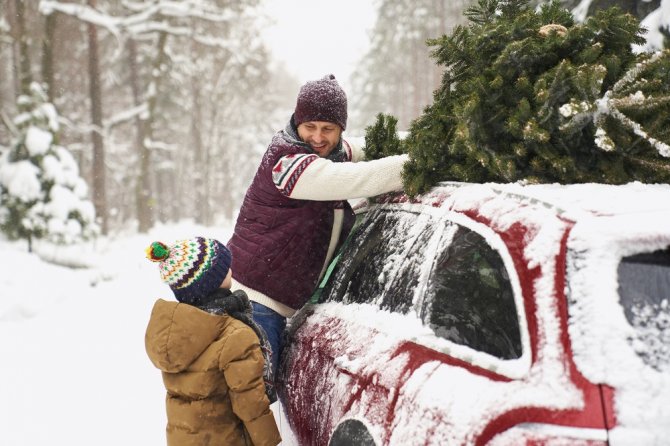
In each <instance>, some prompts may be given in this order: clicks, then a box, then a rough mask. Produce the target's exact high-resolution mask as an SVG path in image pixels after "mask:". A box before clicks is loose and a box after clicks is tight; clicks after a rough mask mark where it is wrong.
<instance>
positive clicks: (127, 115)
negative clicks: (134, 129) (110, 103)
mask: <svg viewBox="0 0 670 446" xmlns="http://www.w3.org/2000/svg"><path fill="white" fill-rule="evenodd" d="M147 110H148V106H147V103H146V102H144V103H142V104H140V105H138V106H136V107H133V108H129V109H127V110H123V111H121V112H120V113H117V114H115V115H114V116H112V117H111V118H109V119H106V120H105V121H104V122H103V127H104V128H105V129H110V128H112V127H114V126H116V125H119V124H122V123H124V122H128V121H130V120H131V119H134V118H136V117H137V116H141V115H142V114H143V113H146V112H147Z"/></svg>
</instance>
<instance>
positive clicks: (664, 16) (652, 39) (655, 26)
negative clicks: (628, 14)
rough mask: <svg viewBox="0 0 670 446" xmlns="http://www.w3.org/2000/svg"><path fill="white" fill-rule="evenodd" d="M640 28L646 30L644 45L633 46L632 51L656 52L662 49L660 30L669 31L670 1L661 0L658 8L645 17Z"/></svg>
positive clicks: (662, 42)
mask: <svg viewBox="0 0 670 446" xmlns="http://www.w3.org/2000/svg"><path fill="white" fill-rule="evenodd" d="M640 26H642V27H643V28H645V29H647V31H648V32H647V34H645V36H644V37H645V43H643V44H642V45H634V46H633V49H634V50H635V51H637V52H642V51H656V50H660V49H663V48H664V40H665V36H664V35H663V33H662V32H661V29H664V30H666V31H668V29H670V0H661V4H660V5H659V7H658V8H657V9H656V10H654V11H653V12H651V13H650V14H649V15H647V17H645V18H644V19H643V20H642V22H640Z"/></svg>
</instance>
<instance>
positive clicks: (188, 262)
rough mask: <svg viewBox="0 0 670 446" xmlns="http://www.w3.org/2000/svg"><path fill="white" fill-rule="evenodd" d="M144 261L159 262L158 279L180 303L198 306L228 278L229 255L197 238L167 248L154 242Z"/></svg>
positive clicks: (217, 245)
mask: <svg viewBox="0 0 670 446" xmlns="http://www.w3.org/2000/svg"><path fill="white" fill-rule="evenodd" d="M146 253H147V258H148V259H149V260H151V261H153V262H158V266H159V268H160V274H161V278H162V279H163V282H165V283H167V284H168V285H169V286H170V288H171V289H172V292H173V293H174V295H175V297H176V298H177V300H178V301H179V302H184V303H187V304H191V305H198V304H199V303H202V302H203V301H204V298H205V297H207V296H208V295H209V294H210V293H212V292H213V291H215V290H216V289H217V288H219V287H220V286H221V283H223V280H224V279H225V278H226V276H227V275H228V270H229V269H230V264H231V261H232V255H231V254H230V251H229V250H228V248H226V246H225V245H223V244H222V243H221V242H219V241H218V240H214V239H208V238H203V237H196V238H192V239H189V240H180V241H177V242H175V244H174V245H172V246H170V247H168V246H167V245H165V244H164V243H161V242H153V243H152V244H151V245H149V247H148V248H147V249H146Z"/></svg>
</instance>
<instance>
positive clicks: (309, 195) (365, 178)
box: [275, 155, 408, 201]
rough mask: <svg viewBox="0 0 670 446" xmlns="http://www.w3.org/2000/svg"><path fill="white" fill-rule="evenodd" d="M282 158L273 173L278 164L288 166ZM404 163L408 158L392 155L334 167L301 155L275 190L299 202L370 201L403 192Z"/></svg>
mask: <svg viewBox="0 0 670 446" xmlns="http://www.w3.org/2000/svg"><path fill="white" fill-rule="evenodd" d="M289 156H291V155H289ZM284 158H286V157H284ZM284 158H282V159H280V160H279V161H278V162H277V164H276V165H275V168H276V170H278V166H280V165H281V164H280V163H282V162H284V165H286V164H287V163H286V160H284ZM407 159H408V156H407V155H394V156H389V157H386V158H381V159H377V160H373V161H361V162H358V163H352V162H343V163H334V162H332V161H330V160H328V159H325V158H320V157H318V156H316V155H301V156H300V158H299V160H297V161H294V162H293V163H292V165H293V169H291V170H287V171H286V172H285V175H284V176H283V178H282V179H283V181H281V182H278V181H275V186H277V188H278V189H279V190H280V192H282V193H283V194H285V195H287V196H288V197H290V198H295V199H299V200H316V201H330V200H348V199H350V198H363V197H373V196H375V195H379V194H383V193H386V192H391V191H395V190H401V189H402V168H403V165H404V164H405V162H406V161H407ZM292 160H293V159H292Z"/></svg>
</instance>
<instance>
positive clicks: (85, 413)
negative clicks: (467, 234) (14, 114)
mask: <svg viewBox="0 0 670 446" xmlns="http://www.w3.org/2000/svg"><path fill="white" fill-rule="evenodd" d="M446 191H449V192H448V193H447V192H446ZM440 196H441V197H442V198H443V200H444V202H443V208H444V209H447V210H446V211H445V210H444V209H438V208H435V209H434V210H433V211H432V212H433V213H434V214H433V216H432V217H433V218H437V219H439V218H443V217H448V218H450V219H458V218H461V219H462V221H461V223H463V224H469V225H470V226H472V228H475V227H476V229H478V232H480V233H483V234H484V235H485V236H486V238H487V241H488V242H489V243H490V244H492V245H493V246H499V245H500V244H501V243H502V242H501V241H500V240H499V239H498V237H497V236H496V235H495V233H493V232H492V231H488V232H487V231H486V228H483V227H479V226H478V225H480V224H478V223H473V222H469V223H468V222H467V219H466V218H465V217H463V216H460V214H459V211H460V210H465V209H469V208H472V207H473V206H476V207H477V208H478V209H480V211H481V213H482V214H483V215H486V216H487V218H489V219H490V220H491V223H490V226H491V227H494V228H499V229H503V228H508V227H510V225H512V224H513V223H514V222H515V221H518V220H519V219H522V220H524V221H526V222H527V223H529V225H530V226H531V227H534V228H535V229H536V230H534V231H531V232H529V234H528V235H527V237H528V240H527V242H528V243H527V244H526V247H525V248H524V255H525V256H526V258H527V259H528V261H529V263H530V264H531V265H533V266H535V267H538V268H541V269H542V271H543V275H541V276H540V277H539V278H538V279H537V280H536V281H535V282H534V284H533V286H534V288H535V293H536V295H537V296H538V300H537V302H538V308H537V310H536V311H537V315H538V323H539V324H540V325H541V326H542V330H541V333H542V336H543V339H540V342H541V343H544V344H546V345H547V346H549V348H544V349H541V351H542V354H543V356H541V357H539V358H537V360H536V361H538V362H539V363H540V364H541V366H540V367H539V368H535V369H534V370H533V371H531V372H530V373H529V372H528V370H529V369H528V367H529V363H528V361H529V358H528V357H527V356H526V357H523V358H522V359H521V360H519V361H516V362H515V361H509V363H508V365H507V369H505V367H506V366H505V365H504V362H502V364H501V361H500V360H498V361H497V362H496V360H495V358H492V357H488V356H487V355H485V354H483V353H480V352H476V351H473V350H471V349H469V348H467V347H464V346H458V345H456V344H453V343H449V342H448V341H446V340H444V339H440V338H436V337H435V336H433V335H432V333H431V330H430V329H429V328H427V327H426V326H424V325H423V324H422V323H421V321H420V319H419V317H417V316H416V315H409V316H402V315H399V314H395V313H390V312H387V311H382V310H379V309H378V308H377V307H376V306H373V305H369V304H349V305H346V306H345V305H342V304H339V303H328V304H323V305H320V309H319V311H318V312H316V313H315V314H314V315H313V316H312V317H313V318H314V320H313V323H315V324H317V325H318V324H319V323H321V322H323V321H326V320H327V319H328V318H333V317H335V318H337V319H339V320H341V321H343V330H344V331H345V332H344V333H343V334H341V335H340V334H338V333H329V335H332V336H333V342H335V341H337V340H338V339H343V338H340V337H339V336H344V337H346V338H347V339H349V340H351V341H354V340H355V339H356V338H357V337H359V336H363V337H364V338H365V339H374V342H369V343H366V345H365V346H361V347H362V351H360V352H358V354H343V355H341V356H339V357H337V358H336V359H335V363H336V364H337V366H338V367H339V368H341V369H345V370H349V371H350V372H361V371H365V370H366V369H372V368H374V367H378V368H379V369H380V370H385V373H384V374H380V375H378V376H376V377H375V380H377V381H378V382H379V383H381V384H382V385H388V386H389V387H390V388H393V379H394V378H393V377H397V376H399V374H401V373H404V372H403V370H406V365H407V361H408V358H407V357H406V356H403V355H399V356H398V357H395V358H393V359H392V361H390V362H384V361H386V360H387V359H388V358H387V357H386V356H384V352H389V351H393V346H396V345H398V344H399V342H401V341H406V340H410V341H412V342H416V343H418V344H423V345H426V346H428V347H430V348H433V349H435V350H439V351H445V352H446V351H448V352H449V353H450V354H452V355H454V356H456V357H461V358H463V359H465V360H469V361H471V362H474V363H476V364H478V365H480V366H482V367H484V368H492V367H493V366H500V367H501V368H500V369H498V371H499V372H500V373H503V374H506V375H508V376H510V377H512V378H519V377H520V378H521V379H512V380H511V381H509V382H504V383H502V384H501V383H499V382H498V383H496V382H492V381H490V380H488V379H486V378H485V377H484V376H477V375H474V376H473V375H472V374H469V373H467V372H466V371H465V370H464V369H459V368H454V367H448V366H446V365H444V364H438V363H435V362H428V363H425V364H423V365H422V366H421V367H419V368H418V369H417V370H416V371H415V372H414V373H413V374H412V375H411V376H409V377H408V380H407V382H406V385H405V386H404V387H403V388H402V389H397V388H396V389H395V390H394V391H393V392H399V393H398V405H397V410H396V412H397V417H398V418H397V420H396V421H395V423H396V427H397V429H394V430H393V433H392V438H391V439H390V443H391V444H399V445H400V444H408V443H407V442H408V441H416V440H417V438H419V437H417V436H416V435H419V434H418V433H417V432H419V431H421V426H424V427H425V425H426V423H427V422H428V421H427V418H426V417H432V416H435V417H437V416H438V414H439V413H453V414H456V415H455V416H454V417H453V418H451V419H450V420H449V421H448V422H449V423H453V424H452V425H451V426H450V428H449V429H445V432H446V434H445V433H442V434H439V433H434V435H445V436H444V438H441V440H443V441H445V442H447V441H449V440H450V439H453V438H464V437H466V436H467V435H468V432H470V431H474V427H475V426H478V425H480V424H481V423H483V422H485V421H486V420H487V419H488V418H487V417H483V418H481V419H477V420H473V419H472V414H474V413H477V411H480V412H483V413H490V414H491V416H493V415H494V414H495V413H500V412H501V411H504V410H505V409H506V408H510V407H514V406H515V405H517V404H519V403H524V404H531V405H532V404H540V403H545V402H546V401H553V405H554V406H555V407H556V408H560V407H580V405H581V404H582V402H581V396H580V392H579V390H578V389H576V388H575V387H574V386H573V385H572V384H571V383H569V382H568V381H567V379H566V370H565V368H564V364H563V362H562V361H561V358H562V356H563V354H564V353H565V352H563V351H562V350H561V348H562V347H561V343H560V342H559V340H558V339H557V338H558V337H559V336H560V332H559V327H558V325H557V324H556V323H555V318H554V317H553V316H552V315H554V314H555V313H556V311H557V310H556V308H555V299H556V296H555V295H554V294H553V293H554V287H553V282H552V281H551V280H550V279H551V278H553V277H554V271H555V268H556V265H555V262H556V260H555V258H554V253H555V252H556V249H557V248H558V245H559V244H560V243H561V237H562V234H563V231H564V229H565V225H566V224H568V223H567V222H566V221H567V220H568V219H572V220H574V221H578V223H576V224H575V226H574V228H573V230H572V232H571V236H570V241H569V243H570V244H571V246H572V249H573V250H574V252H575V253H577V254H578V255H577V254H574V255H573V256H572V257H570V258H569V259H568V264H569V274H571V275H572V276H571V277H572V279H571V282H570V293H569V295H570V299H571V300H572V301H574V303H576V305H572V306H571V307H570V308H571V310H570V311H571V317H573V318H574V322H573V323H572V324H571V325H570V327H569V328H570V333H571V336H572V338H573V349H574V355H575V360H576V362H577V365H578V367H579V369H580V371H582V373H584V374H585V376H586V377H587V378H589V379H591V380H596V381H598V382H606V383H610V384H611V385H625V386H627V388H629V389H630V390H627V391H625V392H622V394H621V395H620V396H618V397H617V398H618V400H617V403H618V406H617V411H618V412H617V420H618V422H620V423H622V424H623V425H626V424H629V425H640V423H642V424H644V423H645V422H650V423H654V422H655V420H658V419H666V420H667V419H669V418H668V417H670V409H668V408H667V404H665V402H666V401H668V398H670V396H669V395H668V392H669V390H668V389H670V385H669V382H668V381H670V378H669V377H668V370H667V368H665V369H663V368H661V369H660V370H656V369H653V368H649V367H644V365H643V364H642V361H641V360H640V359H639V356H637V355H635V354H633V353H632V349H623V350H622V349H621V348H620V346H621V345H628V341H627V340H628V338H629V337H630V334H631V333H630V331H629V330H628V329H627V327H629V325H628V324H626V323H625V320H624V315H623V312H622V310H621V308H620V307H619V306H618V305H617V304H616V302H617V300H616V299H617V296H616V294H617V289H616V283H617V282H616V277H615V273H616V268H615V266H616V264H618V262H619V259H621V257H622V256H626V255H630V254H632V253H636V252H640V251H646V250H652V249H657V248H659V247H664V246H667V245H668V244H670V233H668V231H667V229H665V227H664V225H663V223H664V222H667V218H670V199H669V198H670V186H667V185H642V184H640V183H631V184H629V185H625V186H618V187H615V186H604V185H593V184H586V185H574V186H570V187H567V188H566V187H561V186H558V185H537V186H522V185H520V184H510V185H479V186H471V187H462V185H460V184H445V185H444V186H443V187H442V188H439V189H437V190H436V191H435V192H433V195H430V194H429V195H427V196H426V197H424V198H425V199H426V200H428V201H430V200H432V199H435V198H437V197H440ZM506 197H507V198H506ZM509 197H517V198H518V200H525V204H522V205H519V203H518V202H516V203H515V202H513V201H512V200H509ZM640 197H644V199H640ZM401 206H405V208H406V209H408V210H412V209H416V207H417V206H418V205H417V204H404V205H401ZM557 210H558V212H556V211H557ZM640 215H646V216H647V217H648V218H640ZM661 217H663V218H661ZM414 230H417V229H416V228H414ZM230 234H231V224H230V223H228V224H221V225H220V226H219V227H213V228H206V227H202V226H198V225H195V224H193V223H191V222H183V223H181V224H175V225H170V226H159V227H157V228H154V229H153V230H152V231H151V233H150V234H147V235H138V234H133V233H129V234H117V235H115V236H114V237H110V238H100V239H98V240H96V241H95V242H91V243H89V244H86V245H76V246H71V247H63V246H57V245H50V244H46V243H38V244H36V246H35V250H36V253H32V254H31V253H28V252H27V251H26V244H25V243H24V242H10V241H7V240H4V239H1V238H0V253H1V254H0V268H1V269H2V271H4V273H3V274H0V296H1V297H2V298H1V299H0V339H3V342H2V343H0V356H1V357H2V358H3V367H2V369H0V419H2V420H3V429H2V430H0V444H11V445H13V446H14V445H16V446H31V445H41V444H45V443H47V442H48V443H50V444H68V445H84V444H86V445H88V444H90V443H91V441H92V439H95V443H96V444H99V445H106V444H109V445H112V444H163V443H164V441H165V440H164V426H165V422H166V419H165V407H164V395H165V390H164V387H163V385H162V381H161V378H160V373H159V371H158V370H156V369H155V368H154V367H153V366H152V365H151V363H150V361H149V360H148V358H147V356H146V353H145V351H144V342H143V337H144V330H145V328H146V323H147V321H148V318H149V314H150V311H151V307H152V305H153V302H154V301H155V299H156V298H159V297H161V298H167V299H171V298H172V294H171V292H170V290H169V288H168V287H167V286H166V285H165V284H164V283H163V282H162V281H161V280H160V274H159V272H158V270H157V268H156V265H155V264H153V263H152V262H149V261H148V260H146V259H145V258H144V248H146V246H148V245H149V243H151V242H152V241H164V242H168V243H169V242H171V241H174V240H178V239H183V238H190V237H194V236H196V235H202V236H207V237H216V238H218V239H219V240H221V241H224V242H225V241H227V240H228V238H229V236H230ZM630 241H635V243H630ZM437 243H438V240H437V239H431V241H430V244H429V247H428V248H429V249H431V250H432V249H437V246H434V245H435V244H437ZM406 249H409V247H408V246H400V247H399V250H398V252H402V251H403V250H406ZM503 260H504V261H505V262H509V261H510V260H509V259H503ZM52 262H58V263H61V264H67V265H71V266H72V267H63V266H59V265H57V264H54V263H52ZM576 265H581V266H580V268H575V266H576ZM585 266H587V267H585ZM570 268H574V270H573V269H570ZM389 273H392V272H390V271H389ZM512 279H513V280H514V278H512ZM516 286H518V285H516ZM594 289H597V290H598V293H597V294H594V293H592V290H594ZM515 294H519V293H518V290H517V291H516V292H515ZM666 305H667V303H666ZM520 307H521V310H520V311H521V313H520V318H521V320H523V321H525V319H526V318H525V314H524V313H523V306H520ZM594 314H597V315H598V317H595V318H594V317H593V315H594ZM523 331H524V334H523V343H524V351H528V350H529V349H528V342H529V341H528V338H527V336H528V334H527V333H526V331H527V328H526V327H524V329H523ZM371 334H373V335H374V337H371ZM593 339H605V340H606V342H604V343H600V342H590V340H593ZM580 340H581V341H580ZM622 343H623V344H622ZM603 357H604V358H605V359H606V360H607V361H606V362H600V361H599V359H602V358H603ZM602 364H605V366H604V367H603V366H602ZM612 364H619V365H621V366H620V367H612ZM630 367H633V369H634V370H635V371H636V373H635V375H634V376H631V375H630V374H626V373H624V372H623V371H624V370H626V369H629V370H630ZM377 381H376V382H377ZM340 384H343V382H340ZM529 386H534V387H533V392H532V393H530V394H529V393H528V392H525V391H524V389H528V388H529ZM645 386H646V387H647V388H645ZM345 387H346V386H345ZM435 388H439V389H441V390H440V392H435V391H431V389H435ZM342 390H346V391H347V392H351V391H352V389H351V388H350V387H346V389H344V388H343V389H342ZM454 395H461V397H457V398H454ZM491 395H493V396H494V398H493V400H494V401H497V402H496V404H495V407H491V406H489V405H490V401H491V400H492V399H490V398H488V396H491ZM495 395H498V397H495ZM654 395H660V398H654ZM391 397H393V395H392V396H391ZM417 401H423V402H424V403H425V404H426V405H427V406H428V407H429V408H430V409H429V411H428V412H426V411H424V410H421V411H418V410H413V408H416V407H417V406H416V404H417ZM362 408H363V404H362V403H361V405H360V406H354V407H353V408H352V411H354V412H355V411H356V410H362ZM643 408H644V409H643ZM431 414H432V415H431ZM364 415H365V413H363V412H361V413H358V414H356V413H354V414H353V416H354V417H359V418H361V419H365V416H364ZM659 417H660V418H659ZM663 417H665V418H663ZM73 420H74V421H73ZM36 422H38V423H39V426H40V429H35V428H34V427H35V423H36ZM280 423H284V431H285V435H287V440H286V441H284V443H283V444H284V446H287V445H290V444H293V441H294V440H293V439H292V438H290V436H289V435H288V434H287V433H286V432H287V431H286V429H287V428H286V424H285V420H283V419H281V418H280ZM112 424H113V425H114V426H118V427H119V428H111V429H110V426H111V425H112ZM403 426H414V427H418V429H410V430H409V431H408V430H407V429H403V428H401V427H403ZM538 429H539V431H541V432H542V435H545V434H546V435H551V430H547V429H546V428H545V427H544V426H539V425H531V424H529V425H522V426H519V427H517V428H515V429H514V430H513V431H510V432H508V433H506V434H505V435H503V436H499V437H496V439H495V440H496V442H498V443H497V444H506V443H505V438H517V437H514V436H515V435H516V436H518V438H522V437H524V436H527V435H531V434H532V435H535V436H536V435H537V434H536V431H538ZM554 429H555V428H554ZM564 430H566V429H564ZM567 430H570V429H567ZM410 431H411V432H410ZM101 432H104V435H101ZM570 432H571V435H573V436H574V437H575V438H580V435H582V436H585V437H586V438H594V436H596V437H597V435H598V434H599V432H601V431H594V432H590V431H589V432H587V431H586V430H574V432H573V431H570ZM661 434H662V435H666V436H667V435H670V432H662V433H661ZM373 435H375V436H377V437H378V438H379V437H380V436H381V435H382V433H381V432H373ZM422 435H426V434H425V432H424V434H422ZM658 435H659V433H658V432H643V431H631V430H618V429H615V430H614V431H613V433H612V437H611V438H613V439H619V440H621V441H622V442H623V444H660V443H659V436H658ZM534 438H535V437H534ZM432 440H436V437H433V438H432ZM585 442H586V440H585ZM445 444H446V443H445ZM557 444H560V443H557ZM585 444H586V443H585Z"/></svg>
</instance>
